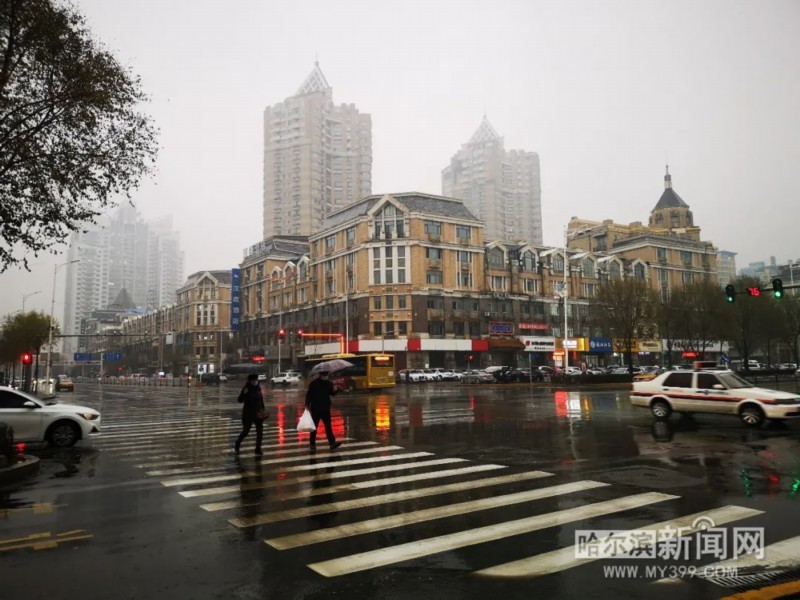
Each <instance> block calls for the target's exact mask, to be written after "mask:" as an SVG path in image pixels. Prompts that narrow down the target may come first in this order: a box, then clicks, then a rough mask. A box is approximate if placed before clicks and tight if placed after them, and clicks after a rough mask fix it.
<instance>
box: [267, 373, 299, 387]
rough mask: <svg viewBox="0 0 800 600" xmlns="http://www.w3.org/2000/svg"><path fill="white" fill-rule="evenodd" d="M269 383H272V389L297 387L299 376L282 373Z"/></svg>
mask: <svg viewBox="0 0 800 600" xmlns="http://www.w3.org/2000/svg"><path fill="white" fill-rule="evenodd" d="M270 383H272V387H275V386H276V385H282V386H287V385H297V384H299V383H300V375H298V374H297V373H295V372H293V371H284V372H282V373H278V374H277V375H275V377H273V378H272V379H271V380H270Z"/></svg>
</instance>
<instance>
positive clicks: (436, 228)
mask: <svg viewBox="0 0 800 600" xmlns="http://www.w3.org/2000/svg"><path fill="white" fill-rule="evenodd" d="M425 235H433V236H439V237H441V236H442V224H441V223H440V222H439V221H425Z"/></svg>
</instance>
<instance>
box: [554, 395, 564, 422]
mask: <svg viewBox="0 0 800 600" xmlns="http://www.w3.org/2000/svg"><path fill="white" fill-rule="evenodd" d="M553 400H554V401H555V405H556V416H557V417H566V416H567V392H565V391H564V390H557V391H556V392H555V394H553Z"/></svg>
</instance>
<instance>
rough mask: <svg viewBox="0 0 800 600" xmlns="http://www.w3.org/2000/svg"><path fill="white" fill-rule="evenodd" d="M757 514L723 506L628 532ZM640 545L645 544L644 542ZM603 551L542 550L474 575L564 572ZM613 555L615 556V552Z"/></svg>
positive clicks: (669, 534) (690, 528)
mask: <svg viewBox="0 0 800 600" xmlns="http://www.w3.org/2000/svg"><path fill="white" fill-rule="evenodd" d="M760 514H762V511H760V510H753V509H752V508H744V507H742V506H724V507H722V508H716V509H712V510H705V511H702V512H698V513H694V514H692V515H686V516H683V517H678V518H676V519H670V520H668V521H661V522H660V523H653V524H652V525H645V526H644V527H638V528H637V529H632V530H630V532H631V533H633V532H643V531H655V532H657V535H658V536H659V540H661V539H664V540H666V539H673V538H677V537H681V536H688V535H692V534H694V533H696V532H697V531H700V530H701V529H702V528H703V526H704V525H707V523H708V520H707V519H711V520H712V521H713V522H714V523H715V525H716V526H719V525H724V524H725V523H731V522H733V521H739V520H741V519H747V518H749V517H753V516H755V515H760ZM679 534H680V535H679ZM602 543H603V542H602V541H598V542H594V543H587V544H586V546H588V547H591V546H597V547H599V546H600V545H601V544H602ZM642 547H647V545H643V546H642ZM606 550H607V549H606V547H605V546H603V552H602V553H598V558H576V554H577V546H566V547H564V548H559V549H558V550H553V551H551V552H543V553H542V554H537V555H536V556H530V557H527V558H522V559H520V560H515V561H512V562H507V563H504V564H501V565H496V566H493V567H488V568H486V569H481V570H480V571H476V572H475V574H476V575H485V576H487V577H539V576H541V575H548V574H550V573H557V572H560V571H565V570H567V569H571V568H573V567H577V566H579V565H584V564H587V563H591V562H594V561H596V560H599V559H600V558H603V557H605V556H606V555H608V554H609V552H606ZM613 554H614V555H615V556H616V554H617V553H613Z"/></svg>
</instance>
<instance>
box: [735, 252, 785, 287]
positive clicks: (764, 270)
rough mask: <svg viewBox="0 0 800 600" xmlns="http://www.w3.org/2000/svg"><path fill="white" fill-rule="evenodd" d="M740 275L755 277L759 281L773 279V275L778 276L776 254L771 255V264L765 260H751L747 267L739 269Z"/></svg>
mask: <svg viewBox="0 0 800 600" xmlns="http://www.w3.org/2000/svg"><path fill="white" fill-rule="evenodd" d="M739 275H741V276H742V277H755V278H756V279H758V280H759V281H762V282H765V283H766V282H767V281H771V280H772V278H773V277H777V276H778V262H777V261H776V260H775V257H774V256H770V257H769V264H767V263H766V262H765V261H763V260H762V261H759V262H751V263H749V264H748V265H747V266H746V267H742V268H741V269H739Z"/></svg>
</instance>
